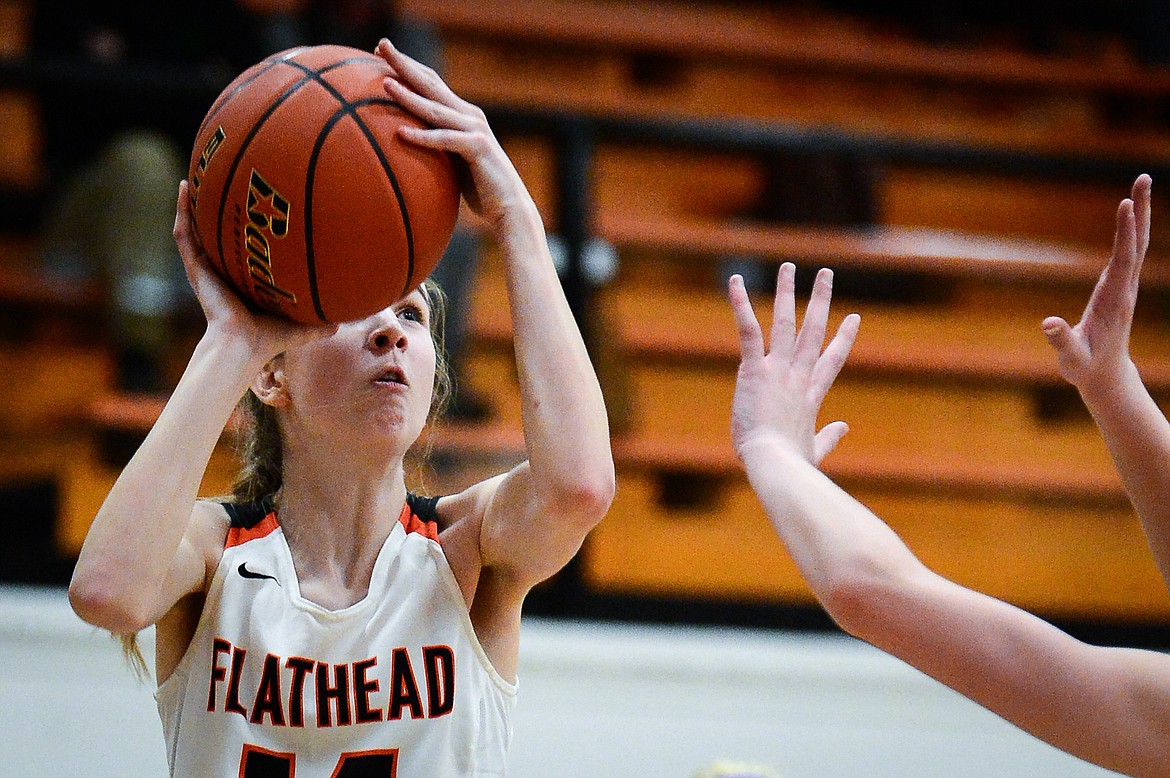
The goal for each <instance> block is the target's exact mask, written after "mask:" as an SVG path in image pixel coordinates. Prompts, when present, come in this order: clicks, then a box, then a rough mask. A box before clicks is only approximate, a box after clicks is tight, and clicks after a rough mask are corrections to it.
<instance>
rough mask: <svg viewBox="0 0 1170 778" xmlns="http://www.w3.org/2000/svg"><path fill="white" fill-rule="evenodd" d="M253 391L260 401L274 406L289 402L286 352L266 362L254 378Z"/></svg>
mask: <svg viewBox="0 0 1170 778" xmlns="http://www.w3.org/2000/svg"><path fill="white" fill-rule="evenodd" d="M251 391H252V394H254V395H256V398H257V399H258V400H260V402H262V403H264V404H265V405H268V406H271V407H273V408H280V407H283V406H284V405H285V404H286V403H287V402H288V390H287V384H286V382H285V374H284V354H278V355H276V356H275V357H273V358H272V359H270V360H268V362H267V363H265V365H264V367H263V368H261V370H260V372H259V373H257V374H256V377H255V378H254V379H253V380H252V386H251Z"/></svg>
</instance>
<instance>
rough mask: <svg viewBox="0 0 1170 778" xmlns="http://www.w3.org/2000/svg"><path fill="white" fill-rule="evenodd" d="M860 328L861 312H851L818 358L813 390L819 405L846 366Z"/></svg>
mask: <svg viewBox="0 0 1170 778" xmlns="http://www.w3.org/2000/svg"><path fill="white" fill-rule="evenodd" d="M860 328H861V316H860V315H859V314H856V313H851V314H849V315H848V316H846V317H845V319H844V320H843V321H842V322H841V324H840V325H839V326H838V327H837V332H836V333H835V334H834V335H833V339H832V340H831V341H829V345H828V346H826V347H825V350H824V352H823V353H822V354H821V356H820V359H818V360H817V363H816V367H814V368H813V373H812V391H813V392H814V395H813V396H814V397H815V398H816V401H817V405H818V406H819V405H820V404H821V403H822V402H823V401H824V399H825V397H826V396H827V395H828V394H829V389H831V388H832V386H833V383H834V382H835V381H836V380H837V376H838V375H840V374H841V369H842V368H843V367H845V361H846V360H847V359H848V358H849V352H850V351H852V350H853V343H854V342H855V341H856V340H857V333H858V331H859V330H860Z"/></svg>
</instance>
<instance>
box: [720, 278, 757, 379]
mask: <svg viewBox="0 0 1170 778" xmlns="http://www.w3.org/2000/svg"><path fill="white" fill-rule="evenodd" d="M727 299H728V301H730V303H731V313H732V315H733V316H735V329H736V332H737V333H738V334H739V357H740V359H741V360H742V361H744V362H747V361H749V360H755V359H762V358H763V357H764V334H763V332H762V331H761V330H760V323H759V321H757V320H756V313H755V311H753V310H752V303H751V300H750V299H749V298H748V293H747V289H746V288H744V285H743V276H740V275H733V276H732V277H731V278H730V279H728V281H727Z"/></svg>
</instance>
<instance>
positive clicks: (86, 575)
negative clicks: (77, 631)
mask: <svg viewBox="0 0 1170 778" xmlns="http://www.w3.org/2000/svg"><path fill="white" fill-rule="evenodd" d="M69 605H70V606H71V607H72V608H73V612H74V613H76V614H77V616H78V617H79V618H80V619H81V620H82V621H85V622H87V623H89V624H92V625H93V626H95V627H100V628H102V629H105V630H109V631H110V632H113V633H116V634H131V633H134V632H138V631H140V630H142V629H145V628H146V627H148V626H150V624H151V623H152V621H151V620H150V618H149V617H148V615H147V613H146V608H145V607H139V606H136V605H135V603H134V602H133V600H132V599H131V598H128V597H126V596H125V594H124V593H123V592H122V591H120V590H119V589H118V588H117V587H115V586H113V585H112V584H111V582H110V580H109V577H107V576H103V575H101V574H99V573H96V572H87V571H85V570H82V569H80V568H79V569H78V570H76V571H75V572H74V574H73V579H72V580H71V581H70V582H69Z"/></svg>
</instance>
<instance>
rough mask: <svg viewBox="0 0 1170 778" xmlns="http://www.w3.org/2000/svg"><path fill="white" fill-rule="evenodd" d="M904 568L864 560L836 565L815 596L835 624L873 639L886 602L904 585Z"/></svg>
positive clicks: (881, 625)
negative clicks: (894, 567) (884, 565)
mask: <svg viewBox="0 0 1170 778" xmlns="http://www.w3.org/2000/svg"><path fill="white" fill-rule="evenodd" d="M906 575H907V571H903V570H899V569H892V568H889V567H879V566H876V565H873V564H870V563H869V562H868V560H858V561H857V562H856V563H855V564H848V565H840V566H839V567H838V568H837V569H835V570H833V571H832V572H831V573H830V574H829V575H828V576H827V577H826V581H825V583H824V585H823V586H822V589H821V591H820V592H819V599H820V601H821V605H822V606H823V607H824V609H825V611H826V612H827V613H828V614H829V616H830V617H831V618H832V619H833V621H834V622H836V624H837V626H839V627H840V628H841V629H843V630H844V631H845V632H847V633H849V634H850V635H853V636H854V637H857V638H861V639H862V640H867V641H870V642H873V641H874V640H875V639H876V638H877V637H878V636H879V635H880V634H882V632H883V630H884V628H885V627H886V626H887V625H886V621H887V619H886V616H885V615H884V614H885V613H886V611H887V608H888V606H889V605H890V604H891V603H895V602H897V601H898V600H899V597H898V592H899V591H901V590H903V589H904V587H905V586H907V585H908V582H907V580H906Z"/></svg>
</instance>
